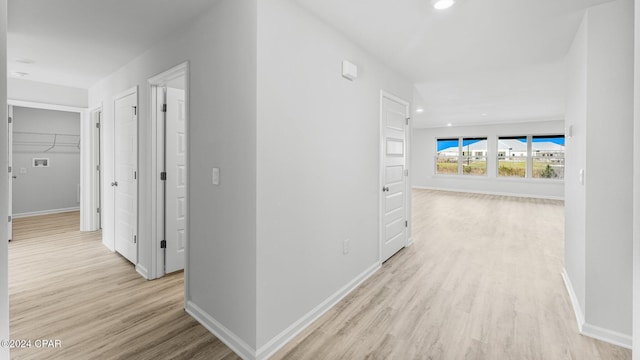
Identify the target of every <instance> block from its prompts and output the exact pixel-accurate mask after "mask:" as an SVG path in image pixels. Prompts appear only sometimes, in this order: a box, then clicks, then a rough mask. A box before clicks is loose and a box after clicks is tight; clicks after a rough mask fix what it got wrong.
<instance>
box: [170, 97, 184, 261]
mask: <svg viewBox="0 0 640 360" xmlns="http://www.w3.org/2000/svg"><path fill="white" fill-rule="evenodd" d="M166 104H167V111H166V122H165V124H166V132H165V136H166V140H165V144H166V152H165V154H166V158H165V161H166V167H165V169H166V173H167V177H166V179H167V180H166V182H165V186H166V190H165V214H166V216H165V236H166V237H165V239H166V240H167V247H166V249H165V250H166V256H165V272H166V273H171V272H174V271H177V270H182V269H184V256H185V253H184V250H185V242H186V239H187V238H186V231H187V222H186V215H187V214H186V211H187V156H186V154H187V144H186V140H187V139H186V134H185V131H186V109H185V91H184V90H181V89H174V88H167V89H166Z"/></svg>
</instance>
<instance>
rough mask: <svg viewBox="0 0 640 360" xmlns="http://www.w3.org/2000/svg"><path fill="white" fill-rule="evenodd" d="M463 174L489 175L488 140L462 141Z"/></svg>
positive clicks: (472, 139) (466, 139)
mask: <svg viewBox="0 0 640 360" xmlns="http://www.w3.org/2000/svg"><path fill="white" fill-rule="evenodd" d="M462 174H464V175H486V174H487V138H464V139H462Z"/></svg>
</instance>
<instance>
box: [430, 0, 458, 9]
mask: <svg viewBox="0 0 640 360" xmlns="http://www.w3.org/2000/svg"><path fill="white" fill-rule="evenodd" d="M431 3H432V4H433V7H434V8H435V9H436V10H444V9H448V8H450V7H452V6H453V4H455V3H456V1H455V0H432V1H431Z"/></svg>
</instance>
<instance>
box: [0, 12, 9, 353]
mask: <svg viewBox="0 0 640 360" xmlns="http://www.w3.org/2000/svg"><path fill="white" fill-rule="evenodd" d="M6 48H7V0H0V49H6ZM6 68H7V57H6V56H0V69H6ZM6 118H7V72H6V71H0V119H6ZM6 138H7V127H6V126H0V139H6ZM2 143H3V144H6V143H5V142H4V141H3V142H2ZM7 150H8V148H7V146H6V145H3V146H0V169H6V168H7V166H8V165H7V155H8V152H7ZM8 180H9V179H8V177H7V176H6V173H5V175H3V176H0V204H7V203H8V201H9V197H8V196H9V184H8V182H7V181H8ZM7 211H8V208H7V206H0V219H7V217H8V216H9V214H8V213H7ZM7 226H8V223H7V222H6V221H0V341H2V340H8V339H9V254H8V252H9V238H8V235H9V233H8V231H9V229H8V227H7ZM8 359H9V349H8V347H6V346H0V360H8Z"/></svg>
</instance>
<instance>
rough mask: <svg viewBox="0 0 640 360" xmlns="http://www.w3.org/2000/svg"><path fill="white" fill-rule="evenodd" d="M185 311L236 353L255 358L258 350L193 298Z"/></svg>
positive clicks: (247, 359)
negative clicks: (208, 312) (197, 303)
mask: <svg viewBox="0 0 640 360" xmlns="http://www.w3.org/2000/svg"><path fill="white" fill-rule="evenodd" d="M185 311H186V312H187V313H188V314H189V315H191V316H192V317H193V318H194V319H196V320H197V321H198V322H199V323H200V324H202V326H204V327H205V328H207V330H209V331H210V332H211V333H213V334H214V335H215V336H216V337H217V338H218V339H219V340H220V341H222V342H223V343H225V345H227V346H228V347H229V348H230V349H231V350H233V352H235V353H236V355H238V356H240V357H241V358H243V359H245V360H255V359H256V351H255V350H254V349H253V348H252V347H251V346H249V344H247V343H246V342H244V341H243V340H242V339H241V338H240V337H238V336H237V335H236V334H234V333H233V332H232V331H231V330H229V329H227V328H226V327H225V326H224V325H222V324H220V323H219V322H218V321H216V319H214V318H213V317H211V315H209V314H207V312H206V311H204V310H202V309H201V308H200V307H199V306H198V305H196V304H194V303H193V302H192V301H191V300H187V301H186V306H185Z"/></svg>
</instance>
